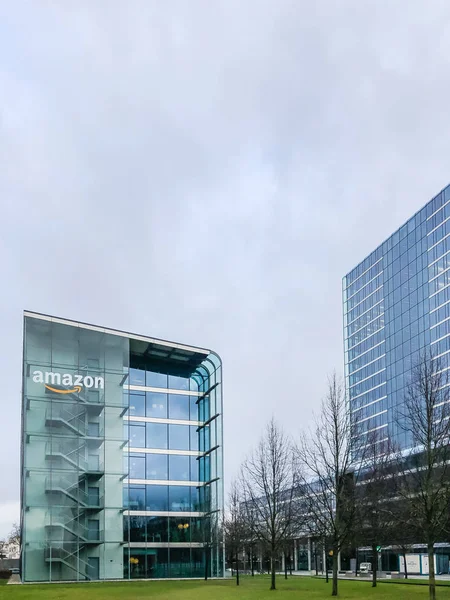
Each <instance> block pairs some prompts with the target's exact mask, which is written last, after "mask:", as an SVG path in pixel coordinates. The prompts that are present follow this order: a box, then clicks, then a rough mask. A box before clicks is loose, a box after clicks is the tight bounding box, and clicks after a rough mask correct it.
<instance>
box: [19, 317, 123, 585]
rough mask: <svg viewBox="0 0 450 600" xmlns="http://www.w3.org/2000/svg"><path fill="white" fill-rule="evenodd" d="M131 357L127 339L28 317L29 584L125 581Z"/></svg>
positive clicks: (25, 490) (25, 553)
mask: <svg viewBox="0 0 450 600" xmlns="http://www.w3.org/2000/svg"><path fill="white" fill-rule="evenodd" d="M128 361H129V342H128V340H127V339H126V338H124V337H120V336H114V335H110V334H106V333H103V332H102V330H100V329H99V328H92V329H88V328H82V327H79V326H77V325H75V324H74V325H67V324H63V323H61V322H58V320H56V319H51V318H48V319H44V318H35V317H31V316H26V317H25V322H24V364H23V411H22V420H23V437H22V467H23V469H22V517H21V518H22V531H23V542H22V578H23V580H24V581H64V580H71V581H85V580H95V579H114V578H122V577H123V529H122V488H123V475H124V473H123V461H122V455H123V445H124V439H123V415H124V411H126V410H128V392H127V391H125V393H124V389H123V380H124V378H126V376H127V375H128ZM124 402H125V406H124Z"/></svg>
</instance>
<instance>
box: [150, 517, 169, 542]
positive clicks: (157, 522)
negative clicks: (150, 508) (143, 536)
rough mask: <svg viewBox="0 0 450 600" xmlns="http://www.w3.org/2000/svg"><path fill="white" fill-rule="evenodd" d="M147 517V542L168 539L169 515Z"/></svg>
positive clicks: (165, 540)
mask: <svg viewBox="0 0 450 600" xmlns="http://www.w3.org/2000/svg"><path fill="white" fill-rule="evenodd" d="M145 518H146V519H147V542H152V543H160V542H167V541H168V529H167V520H168V519H167V517H145Z"/></svg>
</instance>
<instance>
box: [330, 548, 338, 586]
mask: <svg viewBox="0 0 450 600" xmlns="http://www.w3.org/2000/svg"><path fill="white" fill-rule="evenodd" d="M338 558H339V552H338V550H337V549H336V548H333V591H332V592H331V595H332V596H337V595H338Z"/></svg>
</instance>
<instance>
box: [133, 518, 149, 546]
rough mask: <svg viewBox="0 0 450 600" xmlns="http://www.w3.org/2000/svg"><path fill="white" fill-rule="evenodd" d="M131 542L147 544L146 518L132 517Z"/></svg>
mask: <svg viewBox="0 0 450 600" xmlns="http://www.w3.org/2000/svg"><path fill="white" fill-rule="evenodd" d="M130 542H145V517H135V516H130Z"/></svg>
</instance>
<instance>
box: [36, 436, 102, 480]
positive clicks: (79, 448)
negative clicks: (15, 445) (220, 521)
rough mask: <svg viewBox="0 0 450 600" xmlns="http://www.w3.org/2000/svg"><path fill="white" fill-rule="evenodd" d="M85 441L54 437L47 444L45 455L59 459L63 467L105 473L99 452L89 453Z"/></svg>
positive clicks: (52, 458)
mask: <svg viewBox="0 0 450 600" xmlns="http://www.w3.org/2000/svg"><path fill="white" fill-rule="evenodd" d="M87 449H88V446H87V444H86V442H85V441H78V442H76V443H74V442H73V441H72V440H64V439H58V440H57V441H56V440H55V439H53V440H52V441H50V442H47V444H46V446H45V456H46V458H47V459H48V460H50V461H52V462H56V461H58V463H60V464H62V465H63V468H70V469H76V470H77V471H82V472H83V473H98V474H99V473H103V464H102V462H101V457H100V455H99V454H92V455H89V454H88V458H87V459H86V451H87Z"/></svg>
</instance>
